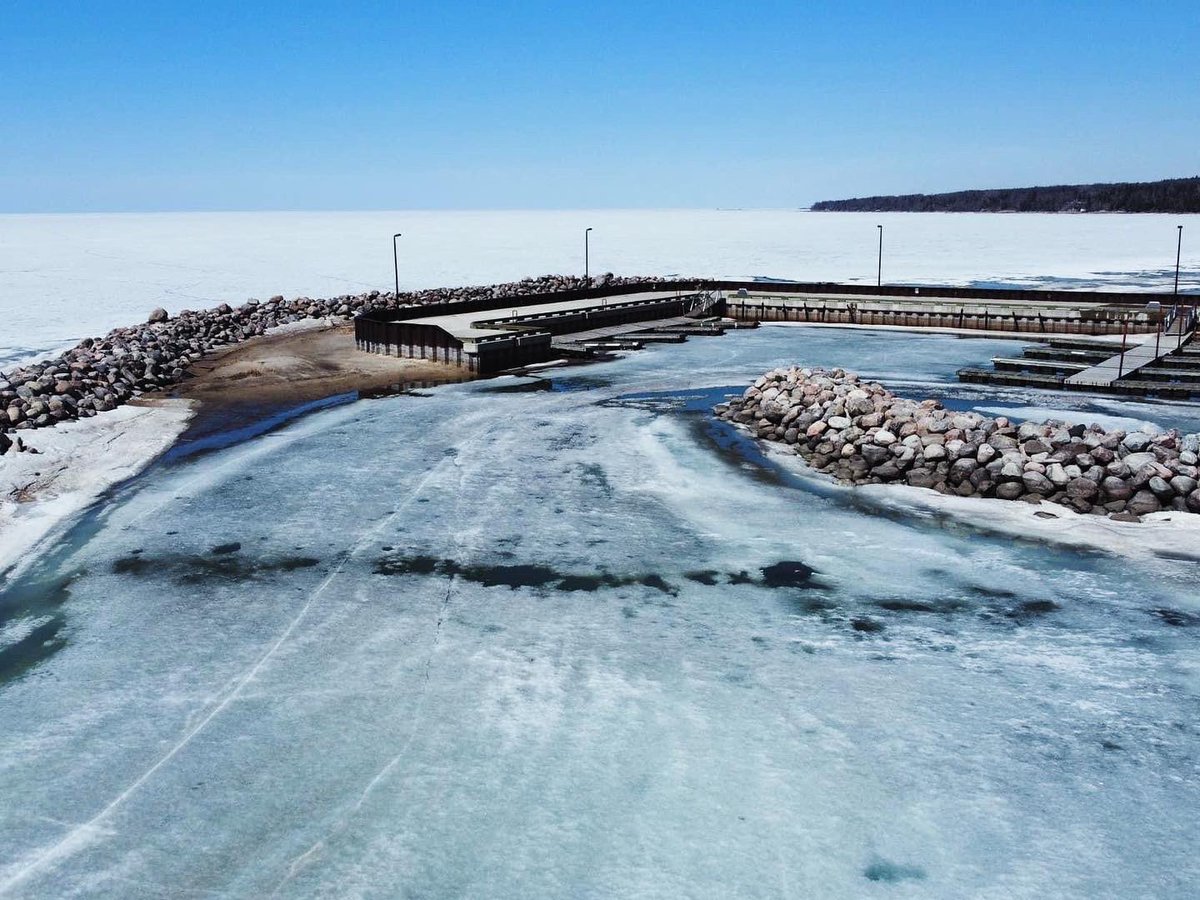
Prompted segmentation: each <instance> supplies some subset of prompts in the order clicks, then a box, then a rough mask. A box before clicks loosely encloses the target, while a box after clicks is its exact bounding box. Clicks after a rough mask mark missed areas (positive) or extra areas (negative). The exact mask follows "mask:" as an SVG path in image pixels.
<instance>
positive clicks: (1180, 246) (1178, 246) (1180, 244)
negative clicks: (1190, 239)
mask: <svg viewBox="0 0 1200 900" xmlns="http://www.w3.org/2000/svg"><path fill="white" fill-rule="evenodd" d="M1175 227H1176V228H1178V229H1179V239H1178V240H1177V241H1176V242H1175V302H1176V303H1178V302H1179V251H1180V250H1182V249H1183V226H1182V225H1176V226H1175Z"/></svg>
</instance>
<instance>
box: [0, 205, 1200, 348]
mask: <svg viewBox="0 0 1200 900" xmlns="http://www.w3.org/2000/svg"><path fill="white" fill-rule="evenodd" d="M1179 223H1186V227H1185V235H1184V258H1183V263H1184V264H1183V269H1184V273H1183V274H1184V277H1183V280H1182V287H1183V288H1191V289H1195V288H1200V258H1198V257H1197V254H1196V252H1195V251H1194V250H1193V249H1191V248H1193V247H1194V246H1195V243H1194V238H1193V237H1189V235H1195V234H1197V233H1200V229H1197V228H1196V225H1198V224H1200V216H1160V215H1089V216H1072V215H1038V214H1029V215H1004V214H997V215H972V214H932V213H922V214H905V213H892V214H885V215H873V214H859V213H808V212H799V211H795V210H582V211H541V212H529V211H491V212H469V211H464V212H422V211H405V212H345V213H310V212H291V213H160V214H145V215H139V214H127V215H108V214H96V215H0V323H2V326H0V368H3V367H4V366H6V365H7V364H8V363H9V361H11V360H12V359H15V358H18V357H20V356H22V355H27V354H28V353H29V352H30V351H31V350H36V351H40V350H44V349H49V348H56V347H60V346H63V345H64V344H67V343H70V344H73V343H74V342H76V341H78V340H80V339H81V338H84V337H88V336H95V335H99V334H103V333H105V332H106V331H108V330H109V329H110V328H114V327H117V326H120V325H129V324H132V323H135V322H141V321H144V320H145V317H146V315H147V314H148V313H149V311H150V310H151V309H153V308H154V307H156V306H163V307H165V308H166V309H168V310H169V311H171V312H176V311H178V310H180V309H183V308H192V309H196V308H200V307H206V306H215V305H216V304H217V303H220V302H222V301H229V302H232V303H240V302H242V301H244V300H245V299H246V298H247V297H259V298H266V297H270V296H272V295H274V294H283V295H284V296H286V297H294V296H299V295H307V296H316V297H326V296H334V295H337V294H344V293H360V292H362V291H365V290H371V289H379V290H389V289H391V287H392V285H393V277H394V276H393V271H392V246H391V236H392V234H393V233H394V232H397V231H399V232H403V234H404V236H403V237H402V238H401V239H400V242H399V243H400V283H401V287H402V288H426V287H440V286H445V285H460V284H488V283H492V282H496V281H512V280H517V279H520V278H524V277H526V276H530V275H540V274H543V273H547V272H556V273H570V272H577V273H582V271H583V230H584V228H587V227H591V228H593V231H592V234H591V267H592V272H593V273H596V272H604V271H606V270H607V271H612V272H617V273H620V274H625V275H638V274H644V275H656V274H657V275H670V274H683V275H711V276H769V277H774V278H790V279H795V280H800V281H865V282H868V283H873V282H874V280H875V264H876V251H877V244H876V239H877V234H878V232H877V231H876V227H875V226H876V224H882V225H884V227H885V235H884V250H883V278H884V281H885V282H916V283H952V284H971V283H984V284H990V283H994V282H999V283H1004V284H1013V285H1021V286H1031V287H1037V286H1049V287H1066V288H1071V287H1075V288H1101V289H1132V290H1169V289H1170V288H1171V283H1172V279H1173V276H1174V263H1175V239H1176V230H1175V226H1176V224H1179Z"/></svg>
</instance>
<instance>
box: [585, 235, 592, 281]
mask: <svg viewBox="0 0 1200 900" xmlns="http://www.w3.org/2000/svg"><path fill="white" fill-rule="evenodd" d="M591 230H592V229H590V228H585V229H584V230H583V280H584V282H586V283H587V286H588V287H591V286H592V275H591V269H590V268H589V262H590V261H589V260H588V249H589V248H588V234H589V233H590V232H591Z"/></svg>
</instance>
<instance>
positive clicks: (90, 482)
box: [0, 400, 192, 577]
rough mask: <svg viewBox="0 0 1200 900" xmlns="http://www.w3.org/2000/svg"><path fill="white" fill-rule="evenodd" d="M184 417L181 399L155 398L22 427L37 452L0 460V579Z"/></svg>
mask: <svg viewBox="0 0 1200 900" xmlns="http://www.w3.org/2000/svg"><path fill="white" fill-rule="evenodd" d="M191 416H192V408H191V404H190V403H188V402H186V401H182V400H158V401H154V405H137V406H122V407H119V408H118V409H115V410H112V411H111V412H106V413H104V414H103V415H99V416H95V417H93V418H90V419H80V420H77V421H72V422H64V423H62V424H60V425H58V426H57V427H55V428H45V429H40V430H38V431H37V432H32V433H31V432H26V433H25V437H26V438H27V439H28V441H29V443H30V445H31V446H33V447H35V448H36V449H37V450H38V451H40V452H38V453H36V454H34V453H14V452H9V453H7V454H5V455H4V456H3V457H0V577H11V576H12V575H14V574H15V573H16V572H17V571H19V570H21V569H23V568H24V567H25V566H26V565H28V563H30V562H32V560H33V559H34V554H32V553H31V552H30V551H31V550H33V549H34V548H35V547H37V546H38V545H39V544H41V543H42V542H43V541H45V540H46V539H47V538H48V537H50V536H51V535H54V534H57V533H59V532H60V531H61V529H62V528H63V527H65V526H66V524H67V523H68V522H69V521H70V520H71V519H72V518H73V517H74V516H75V515H76V514H78V513H79V512H80V511H81V510H83V509H86V508H87V507H88V506H89V505H90V504H92V503H93V502H95V500H96V499H97V498H98V497H99V496H100V495H101V494H102V493H103V492H104V491H105V490H106V489H108V488H109V487H111V486H112V485H114V484H116V483H118V482H120V481H123V480H124V479H126V478H129V477H131V476H133V475H136V474H137V473H138V472H140V471H141V470H142V469H143V468H145V467H146V465H147V464H148V463H149V462H150V461H151V460H152V459H154V458H155V457H156V456H157V455H158V454H160V453H162V452H163V451H164V450H166V449H167V448H168V447H170V446H171V444H172V443H174V441H175V439H176V438H177V437H178V436H179V435H180V434H181V433H182V432H183V430H184V428H185V427H186V426H187V423H188V420H189V419H190V418H191Z"/></svg>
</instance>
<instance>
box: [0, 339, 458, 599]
mask: <svg viewBox="0 0 1200 900" xmlns="http://www.w3.org/2000/svg"><path fill="white" fill-rule="evenodd" d="M192 372H193V375H194V377H193V378H192V379H190V380H188V381H186V382H185V383H184V384H182V385H180V386H179V387H178V388H176V389H175V390H173V391H172V392H171V393H170V395H168V396H158V395H153V394H151V395H147V396H146V397H144V398H142V399H140V400H137V401H134V402H132V403H129V404H127V405H125V406H121V407H118V408H117V409H115V410H112V411H110V412H106V413H101V414H100V415H98V416H94V417H93V418H90V419H79V420H77V421H72V422H65V423H63V424H61V425H58V426H56V427H54V428H43V429H39V430H37V431H34V432H24V433H23V436H24V438H25V440H26V442H27V443H28V444H29V445H31V446H32V447H34V448H36V449H37V450H38V451H39V452H38V453H36V454H33V453H7V454H5V455H4V456H3V457H0V585H2V584H3V583H4V581H5V580H6V579H7V578H10V577H12V576H13V575H15V574H16V573H18V572H19V571H21V570H22V569H23V568H24V567H25V566H26V565H27V564H28V563H29V562H31V561H32V560H33V559H35V558H36V557H37V549H38V546H39V545H41V544H43V543H44V542H46V541H49V540H53V539H55V538H57V536H58V535H60V534H61V533H62V531H63V530H64V529H65V528H66V527H67V526H68V525H69V524H70V522H71V521H72V520H73V519H74V518H75V517H76V516H77V515H78V514H79V513H80V512H82V511H83V510H84V509H86V508H87V507H88V506H90V505H91V504H92V503H94V502H96V500H98V499H99V498H100V496H101V495H102V494H103V493H104V492H105V491H106V490H108V489H109V488H111V487H112V486H113V485H115V484H118V483H119V482H121V481H124V480H125V479H127V478H131V477H132V476H134V475H136V474H137V473H138V472H140V471H142V470H143V469H144V468H145V467H146V466H148V465H149V464H150V463H151V462H152V461H153V460H154V459H155V458H156V457H158V456H159V455H160V454H162V453H163V452H165V451H166V450H168V449H170V448H171V446H172V445H173V444H175V443H176V441H178V440H179V439H180V438H181V436H184V435H185V434H187V433H189V432H191V431H193V430H195V429H207V430H208V431H216V430H219V429H221V428H224V427H228V426H229V424H230V423H231V422H235V421H237V420H239V419H240V420H250V419H254V418H258V417H262V418H265V417H266V416H267V415H269V414H271V413H273V412H278V411H279V410H284V409H289V408H294V407H300V406H303V405H305V404H308V403H313V402H314V401H319V400H323V399H325V398H327V397H332V396H336V395H341V394H350V393H354V392H357V393H360V394H385V393H390V392H394V391H397V390H401V389H403V388H406V387H413V386H428V385H431V384H440V383H448V382H456V381H463V380H465V379H466V378H467V377H468V375H467V373H466V371H465V370H463V369H459V368H457V367H454V366H448V365H445V364H441V363H433V362H428V361H425V360H409V359H397V358H395V357H388V356H379V355H376V354H373V353H364V352H362V351H360V350H358V348H357V347H355V345H354V328H353V326H352V325H336V326H331V325H330V324H329V323H327V322H321V321H308V322H304V323H298V324H297V325H295V326H284V327H283V328H279V329H277V330H275V331H274V332H272V333H270V334H267V335H264V336H263V337H260V338H252V339H251V340H249V341H246V342H245V343H242V344H237V345H235V346H233V347H230V348H228V349H225V350H221V351H218V352H217V353H214V354H211V355H210V356H208V357H206V358H205V359H203V360H201V361H200V362H198V363H197V364H196V365H195V366H194V367H193V369H192Z"/></svg>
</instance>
